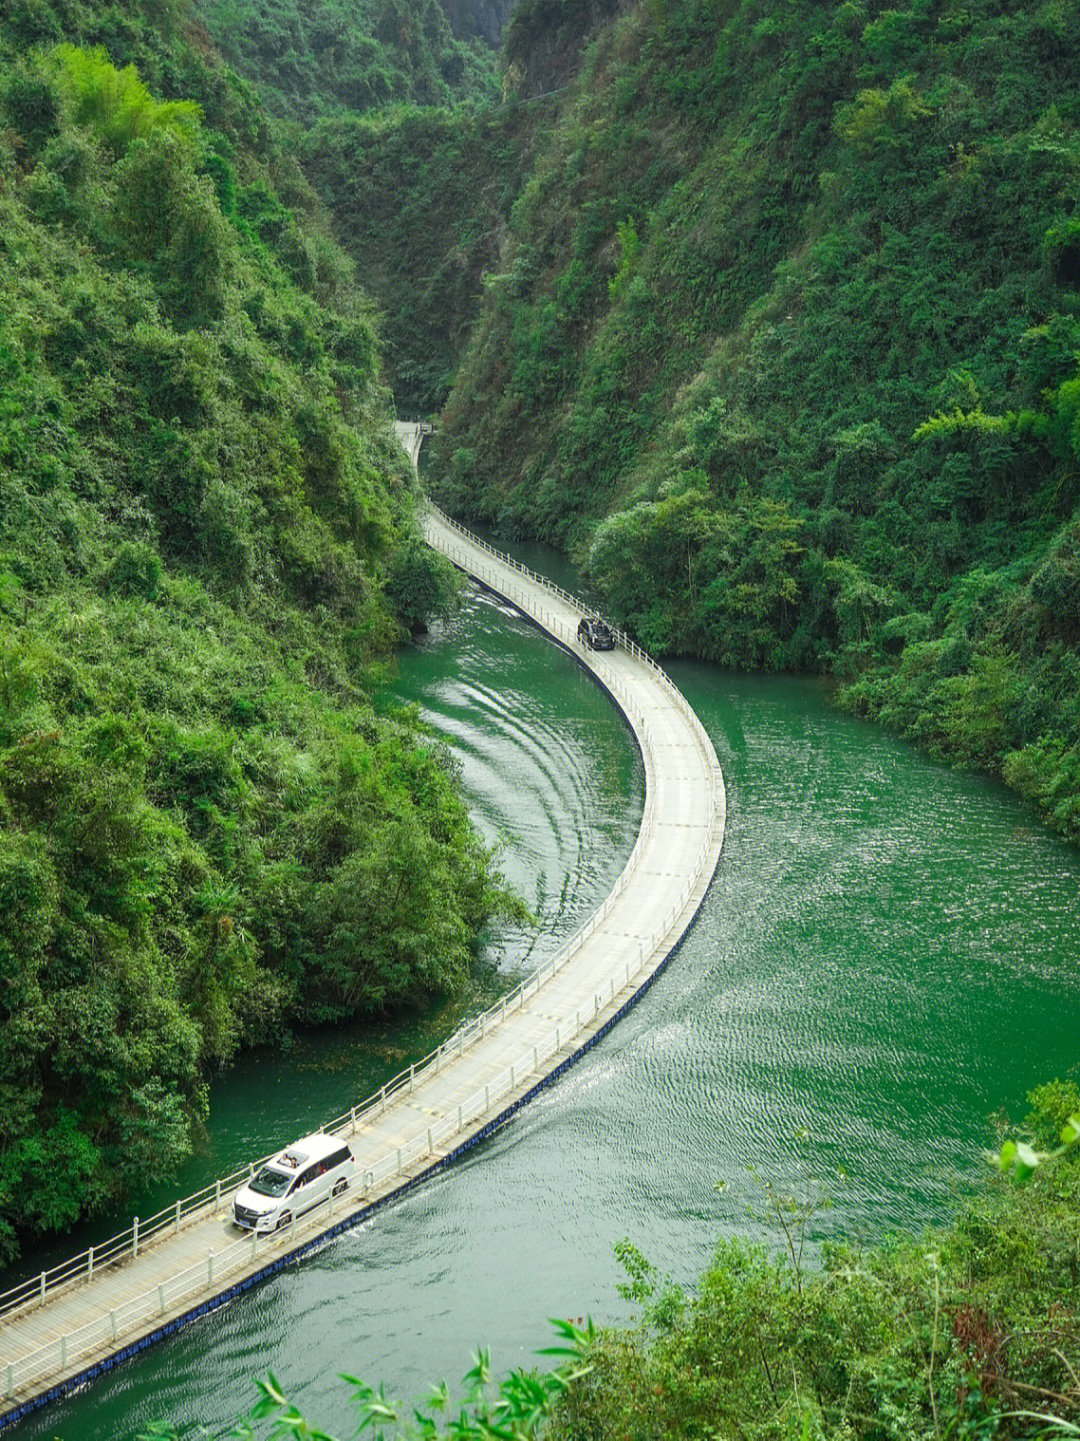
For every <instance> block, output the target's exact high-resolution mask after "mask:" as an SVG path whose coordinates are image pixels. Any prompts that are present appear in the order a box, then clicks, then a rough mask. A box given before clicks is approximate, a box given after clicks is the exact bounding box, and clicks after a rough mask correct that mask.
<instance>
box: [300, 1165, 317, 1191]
mask: <svg viewBox="0 0 1080 1441" xmlns="http://www.w3.org/2000/svg"><path fill="white" fill-rule="evenodd" d="M318 1172H319V1168H318V1166H309V1167H308V1168H307V1170H306V1171H302V1172H301V1173H300V1179H299V1180H298V1181H297V1183H296V1184H297V1185H298V1186H306V1185H307V1183H308V1182H309V1181H313V1180H314V1179H315V1177H316V1176H317V1175H318Z"/></svg>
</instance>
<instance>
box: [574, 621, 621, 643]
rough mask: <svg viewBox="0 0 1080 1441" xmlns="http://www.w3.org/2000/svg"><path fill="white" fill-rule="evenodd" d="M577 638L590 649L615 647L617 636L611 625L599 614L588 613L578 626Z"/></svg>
mask: <svg viewBox="0 0 1080 1441" xmlns="http://www.w3.org/2000/svg"><path fill="white" fill-rule="evenodd" d="M577 638H578V641H579V643H580V644H581V645H587V646H588V647H589V649H590V650H614V649H615V637H614V635H613V634H612V630H611V627H610V626H609V625H608V623H607V621H606V620H601V619H600V617H599V616H598V615H587V616H585V617H584V618H583V619H582V621H581V623H580V624H579V625H578V628H577Z"/></svg>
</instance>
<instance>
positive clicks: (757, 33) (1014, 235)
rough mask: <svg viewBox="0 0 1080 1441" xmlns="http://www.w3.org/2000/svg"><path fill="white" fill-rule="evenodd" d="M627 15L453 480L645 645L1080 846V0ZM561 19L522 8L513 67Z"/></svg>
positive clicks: (609, 38)
mask: <svg viewBox="0 0 1080 1441" xmlns="http://www.w3.org/2000/svg"><path fill="white" fill-rule="evenodd" d="M571 8H572V7H571ZM604 8H605V7H603V6H596V7H593V8H592V9H591V10H590V11H589V12H588V13H589V15H590V16H591V17H592V18H594V19H595V21H596V26H597V28H596V29H595V31H594V33H593V38H592V39H590V40H589V42H588V43H587V45H586V47H585V49H584V52H583V56H582V62H581V69H580V74H579V75H578V77H577V78H576V80H572V81H569V82H568V83H567V85H566V88H565V90H564V92H563V93H562V94H561V95H560V96H559V97H558V98H557V101H556V102H554V103H556V104H557V110H556V111H555V112H552V111H551V110H550V108H549V109H548V110H546V111H545V114H549V115H550V114H552V113H554V114H555V120H554V123H553V124H551V125H550V127H549V132H548V133H547V134H546V135H544V136H541V137H539V140H538V142H537V144H536V153H535V159H534V160H533V163H532V164H531V167H530V169H529V170H528V172H527V173H526V174H523V176H522V177H521V185H520V194H519V195H518V198H517V199H516V201H515V202H514V203H513V205H512V208H511V210H510V224H509V233H508V234H507V236H506V237H505V243H504V244H503V247H502V254H503V258H502V262H501V264H500V266H499V270H498V272H497V273H489V274H488V275H487V277H486V281H485V289H484V294H483V303H482V308H481V312H480V316H479V320H478V322H477V325H476V327H475V330H474V332H473V335H472V337H471V339H470V343H469V346H468V348H467V351H466V353H465V356H464V359H463V361H462V363H461V366H460V369H459V371H458V374H457V378H456V384H455V387H454V390H453V392H452V394H451V397H450V400H449V402H448V405H447V407H446V410H445V413H444V417H443V434H442V438H441V446H440V455H441V463H436V465H435V466H434V468H433V470H434V474H435V475H436V477H440V476H441V477H442V478H441V479H440V480H437V483H438V484H439V485H440V486H441V493H442V496H443V498H444V499H445V500H447V501H448V503H449V504H450V505H451V506H452V507H453V508H455V509H456V510H457V511H458V512H459V513H464V514H466V515H470V516H476V517H481V518H484V519H487V520H492V521H494V522H495V523H496V524H497V526H499V527H500V528H501V529H502V530H503V531H505V532H508V533H510V532H513V533H519V534H530V535H537V536H540V537H542V538H544V539H547V540H550V541H553V542H555V543H556V544H558V545H561V546H563V547H565V548H567V549H569V550H571V551H572V552H575V553H576V555H577V556H578V558H579V559H580V560H582V561H583V562H584V563H585V564H586V566H587V568H588V570H589V571H590V572H591V574H592V577H593V578H594V580H595V581H596V583H597V584H598V586H599V588H600V590H601V592H602V593H603V594H604V596H605V597H606V600H607V604H608V605H609V607H610V609H611V611H612V613H613V615H614V618H615V619H616V620H618V621H620V622H622V623H624V624H626V625H628V626H629V627H630V628H631V629H632V630H633V631H634V632H635V633H636V634H637V635H638V636H639V637H640V638H641V640H642V641H643V643H644V644H645V645H647V646H649V647H650V648H652V649H654V650H656V651H659V652H668V653H676V652H678V653H688V654H695V655H700V656H704V657H707V658H709V659H712V660H716V661H718V662H720V663H722V664H725V665H732V666H738V667H748V668H758V667H765V668H809V669H815V670H830V671H833V672H834V673H836V674H837V675H838V676H839V677H841V679H842V680H843V681H844V682H845V686H846V688H845V689H844V691H843V696H844V699H845V702H846V703H847V704H848V705H850V706H852V707H854V708H857V709H858V710H859V711H861V712H863V713H865V714H868V715H875V716H879V717H881V718H883V719H885V720H887V721H888V722H890V723H891V724H893V725H896V726H898V727H899V728H901V729H902V730H903V731H904V732H905V733H906V734H908V735H910V736H912V737H914V738H916V739H917V740H919V741H920V742H921V743H923V744H925V745H927V746H928V747H930V748H931V749H932V750H933V751H935V752H936V753H938V754H941V755H945V756H950V757H953V758H955V759H957V760H959V761H961V762H963V763H966V764H973V765H977V766H980V767H984V768H986V769H988V770H990V771H991V772H993V773H996V774H999V775H1003V776H1004V777H1005V779H1006V780H1007V781H1008V782H1009V783H1010V784H1011V785H1013V786H1014V787H1016V788H1017V789H1018V790H1019V791H1020V792H1021V793H1022V794H1023V795H1025V796H1027V797H1028V798H1030V799H1031V800H1032V801H1033V802H1034V803H1035V804H1036V805H1037V806H1038V807H1039V808H1040V810H1041V811H1042V812H1043V813H1044V814H1045V815H1046V816H1047V817H1048V818H1049V819H1050V820H1051V822H1052V823H1053V824H1054V825H1056V826H1057V827H1058V828H1059V829H1060V830H1061V831H1063V832H1064V833H1065V834H1067V835H1069V836H1071V837H1073V838H1074V839H1078V838H1080V749H1078V738H1080V702H1078V695H1080V687H1078V684H1077V682H1078V680H1080V661H1078V656H1077V645H1078V642H1080V580H1078V576H1080V550H1078V545H1080V539H1078V537H1080V531H1078V528H1077V525H1078V522H1077V503H1078V500H1080V484H1078V477H1080V440H1078V437H1077V429H1076V406H1077V392H1078V390H1080V376H1078V370H1077V357H1078V354H1080V300H1078V289H1077V287H1078V284H1080V239H1078V235H1080V231H1078V224H1080V222H1078V221H1077V219H1076V216H1075V207H1076V203H1077V189H1076V176H1077V166H1078V163H1080V135H1078V131H1077V122H1078V120H1080V110H1078V102H1077V96H1078V95H1080V69H1078V67H1080V60H1078V56H1080V44H1078V41H1080V29H1078V27H1080V14H1078V11H1077V8H1076V7H1075V6H1071V5H1060V6H1056V5H1027V4H1019V3H1011V0H975V3H971V4H965V5H963V6H960V5H958V4H953V3H951V0H916V3H914V4H910V5H905V6H903V7H900V8H886V7H885V6H884V5H881V4H858V3H854V0H845V3H816V4H807V5H801V6H788V7H779V8H778V7H777V6H776V5H775V4H774V3H773V0H741V3H734V0H648V3H644V0H643V3H639V4H630V3H624V4H623V5H622V6H620V13H619V15H618V16H617V17H616V18H615V19H614V20H612V21H607V22H605V21H604V17H603V11H604ZM566 10H567V7H565V6H564V5H562V4H561V0H532V3H530V4H529V5H528V6H525V7H523V9H522V10H521V11H520V12H519V15H518V17H517V18H516V19H514V20H512V21H511V24H510V27H509V30H508V35H507V43H508V45H510V44H511V43H513V44H515V45H518V46H519V47H522V46H524V48H523V51H522V53H523V55H524V57H525V58H524V59H523V61H522V64H524V65H525V66H527V64H528V54H529V53H530V52H529V46H530V45H531V46H532V51H533V52H535V51H536V49H537V43H538V42H537V37H538V36H540V35H542V33H543V30H544V26H545V24H547V26H548V28H549V30H555V29H558V27H560V26H562V27H564V28H565V27H566V26H567V24H568V23H569V21H568V18H567V14H566V13H564V12H566ZM571 29H572V30H574V32H575V33H577V32H578V31H580V29H581V26H580V21H577V22H575V25H574V26H572V27H571ZM522 37H524V39H525V40H527V41H528V44H525V43H524V41H523V38H522ZM529 37H532V38H531V39H529ZM540 48H541V49H542V47H540ZM541 58H542V57H541ZM524 88H525V89H526V91H527V90H528V88H529V86H528V81H527V76H526V81H525V85H524ZM437 462H438V457H437Z"/></svg>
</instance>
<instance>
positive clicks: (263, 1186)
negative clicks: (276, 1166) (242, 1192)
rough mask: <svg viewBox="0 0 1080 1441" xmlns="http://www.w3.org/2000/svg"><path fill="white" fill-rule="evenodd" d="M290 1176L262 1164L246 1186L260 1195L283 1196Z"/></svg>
mask: <svg viewBox="0 0 1080 1441" xmlns="http://www.w3.org/2000/svg"><path fill="white" fill-rule="evenodd" d="M291 1181H292V1177H291V1176H289V1175H286V1173H285V1172H284V1171H274V1170H272V1169H271V1168H270V1167H269V1166H264V1167H263V1168H262V1170H261V1171H260V1172H259V1174H258V1175H257V1176H254V1177H252V1179H251V1180H250V1181H249V1182H248V1186H249V1187H250V1188H251V1190H253V1191H257V1192H258V1194H259V1195H260V1196H284V1194H285V1192H286V1191H287V1190H288V1189H289V1184H290V1182H291Z"/></svg>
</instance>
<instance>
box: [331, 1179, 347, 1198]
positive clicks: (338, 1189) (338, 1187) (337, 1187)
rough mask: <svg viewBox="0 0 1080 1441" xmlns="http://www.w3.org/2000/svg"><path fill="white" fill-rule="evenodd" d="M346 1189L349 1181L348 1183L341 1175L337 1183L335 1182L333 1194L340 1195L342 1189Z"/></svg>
mask: <svg viewBox="0 0 1080 1441" xmlns="http://www.w3.org/2000/svg"><path fill="white" fill-rule="evenodd" d="M348 1189H349V1183H348V1181H346V1179H345V1177H344V1176H342V1178H341V1180H340V1181H338V1183H337V1184H336V1185H335V1187H334V1195H335V1196H340V1195H341V1193H342V1191H347V1190H348Z"/></svg>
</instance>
